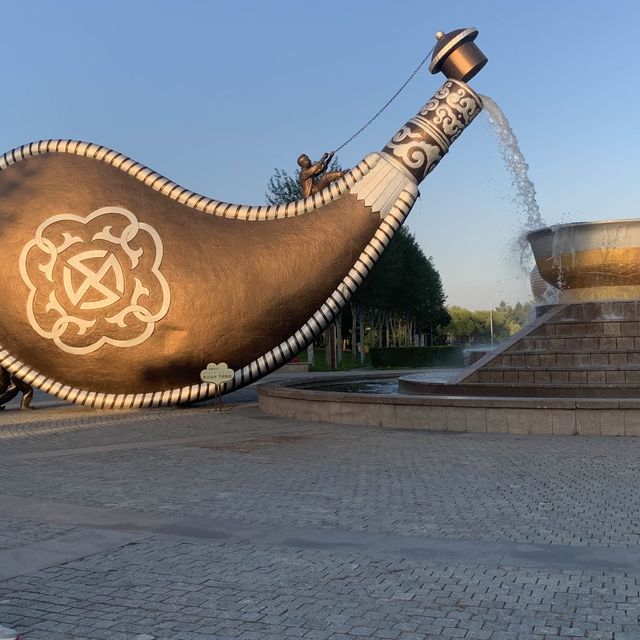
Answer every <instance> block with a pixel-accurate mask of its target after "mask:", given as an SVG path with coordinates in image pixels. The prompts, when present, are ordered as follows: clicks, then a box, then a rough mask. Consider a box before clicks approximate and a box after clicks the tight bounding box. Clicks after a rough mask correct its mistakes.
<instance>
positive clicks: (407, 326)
mask: <svg viewBox="0 0 640 640" xmlns="http://www.w3.org/2000/svg"><path fill="white" fill-rule="evenodd" d="M330 169H331V170H332V171H333V170H339V169H340V166H339V164H338V163H337V161H336V159H335V158H334V159H333V162H332V164H331V167H330ZM301 197H302V192H301V188H300V184H299V182H298V180H297V179H296V178H293V177H291V175H289V174H288V173H287V172H286V171H284V170H282V169H276V170H275V172H274V174H273V176H272V177H271V179H270V180H269V183H268V185H267V193H266V198H267V202H268V203H269V204H271V205H276V204H281V203H286V202H292V201H295V200H298V199H300V198H301ZM445 301H446V296H445V294H444V290H443V287H442V281H441V280H440V274H439V273H438V271H437V270H436V268H435V267H434V266H433V263H432V260H431V258H427V257H426V256H425V255H424V252H423V251H422V249H421V248H420V246H419V245H418V243H417V242H416V239H415V237H414V236H413V235H412V234H411V233H410V232H409V230H408V229H406V228H405V227H401V228H400V229H399V231H398V232H397V233H396V234H395V236H394V237H393V239H392V240H391V242H390V243H389V246H388V247H387V249H386V250H385V252H384V253H383V254H382V256H381V258H380V259H379V260H378V262H377V263H376V265H375V266H374V268H373V269H372V271H371V273H370V274H369V275H368V276H367V278H366V279H365V280H364V282H363V283H362V285H361V286H360V288H359V289H358V291H357V292H356V294H355V295H354V297H353V300H352V304H351V307H350V309H349V311H348V312H347V314H346V316H347V317H346V318H345V320H346V321H347V323H348V322H349V321H350V324H351V329H350V333H351V345H352V349H353V350H354V355H355V346H356V342H362V341H363V336H364V335H365V334H366V335H367V336H368V339H369V343H370V344H371V345H372V346H383V345H384V346H412V345H413V341H414V336H415V335H420V336H422V337H423V338H422V339H425V338H426V340H425V341H426V342H427V343H428V344H433V343H434V341H435V339H436V338H437V337H438V336H439V335H441V333H442V332H441V331H440V332H439V331H438V328H439V327H442V326H445V325H447V324H448V323H449V321H450V316H449V312H448V311H447V309H446V307H445ZM356 325H360V333H359V335H358V334H357V327H356ZM347 326H348V325H347ZM347 333H349V329H348V328H347V329H346V331H345V334H347ZM421 341H422V340H421ZM361 353H362V351H361Z"/></svg>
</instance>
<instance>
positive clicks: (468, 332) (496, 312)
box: [442, 300, 532, 344]
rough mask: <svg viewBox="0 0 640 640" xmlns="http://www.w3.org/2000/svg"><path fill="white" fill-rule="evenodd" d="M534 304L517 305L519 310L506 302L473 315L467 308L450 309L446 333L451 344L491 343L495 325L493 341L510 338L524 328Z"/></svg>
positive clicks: (473, 312) (443, 331)
mask: <svg viewBox="0 0 640 640" xmlns="http://www.w3.org/2000/svg"><path fill="white" fill-rule="evenodd" d="M531 308H532V305H531V303H525V304H522V303H521V302H517V303H516V304H515V306H511V305H510V304H507V303H506V302H505V301H504V300H501V301H500V304H499V305H498V306H497V307H495V309H492V310H491V311H470V310H469V309H465V308H463V307H456V306H453V307H449V315H450V316H451V323H450V324H449V325H448V326H447V327H446V328H445V329H443V330H442V333H443V334H444V335H445V336H446V337H447V339H448V341H449V342H453V343H457V344H460V343H468V342H489V341H490V340H491V325H492V323H493V340H494V342H498V341H500V340H504V339H505V338H508V337H510V336H512V335H514V334H515V333H517V332H518V331H520V329H522V327H524V326H525V325H526V324H527V322H528V320H529V314H530V313H531Z"/></svg>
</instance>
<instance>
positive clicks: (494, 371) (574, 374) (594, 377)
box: [465, 367, 640, 389]
mask: <svg viewBox="0 0 640 640" xmlns="http://www.w3.org/2000/svg"><path fill="white" fill-rule="evenodd" d="M467 383H468V384H474V383H491V384H517V385H547V384H582V385H596V386H598V385H603V384H604V385H607V384H612V385H614V384H615V385H638V388H639V389H640V368H636V369H624V368H620V367H606V368H605V367H600V368H598V369H594V368H583V369H574V368H560V369H549V368H547V367H528V368H526V369H522V368H517V367H496V368H483V369H480V370H479V371H476V372H475V373H474V374H472V375H471V376H469V377H468V378H466V379H465V384H467Z"/></svg>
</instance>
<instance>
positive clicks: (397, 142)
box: [387, 122, 443, 177]
mask: <svg viewBox="0 0 640 640" xmlns="http://www.w3.org/2000/svg"><path fill="white" fill-rule="evenodd" d="M412 124H413V126H416V128H417V129H418V130H417V131H412V130H411V128H410V127H409V126H408V125H409V123H407V125H405V126H404V127H402V129H400V131H398V133H396V135H395V136H393V138H391V141H390V142H389V144H388V145H387V147H388V148H389V149H393V151H394V156H395V157H397V158H399V159H400V160H402V162H403V164H404V165H405V166H406V167H407V168H409V169H420V170H421V171H422V176H423V177H424V176H425V175H426V174H427V173H429V171H431V170H432V169H433V168H434V167H435V166H436V165H437V164H438V162H440V159H441V158H442V155H443V152H442V149H441V148H440V147H439V146H437V145H435V144H432V143H429V142H427V141H426V140H425V139H424V138H425V133H426V131H425V129H422V128H418V127H417V125H416V123H415V122H414V123H412Z"/></svg>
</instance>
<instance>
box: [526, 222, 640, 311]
mask: <svg viewBox="0 0 640 640" xmlns="http://www.w3.org/2000/svg"><path fill="white" fill-rule="evenodd" d="M528 239H529V242H530V243H531V247H532V249H533V254H534V257H535V260H536V265H537V267H538V270H539V272H540V275H541V276H542V278H544V280H545V281H546V282H548V283H549V284H550V285H552V286H553V287H555V288H556V289H560V290H561V291H562V292H569V291H570V292H571V293H570V294H565V293H563V295H562V296H561V300H562V301H569V300H590V299H593V300H602V299H630V298H633V297H634V296H636V295H637V293H638V290H639V289H638V288H639V287H640V220H634V219H630V220H611V221H603V222H593V223H574V224H567V225H558V226H555V227H547V228H545V229H539V230H537V231H534V232H531V233H530V234H528Z"/></svg>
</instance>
